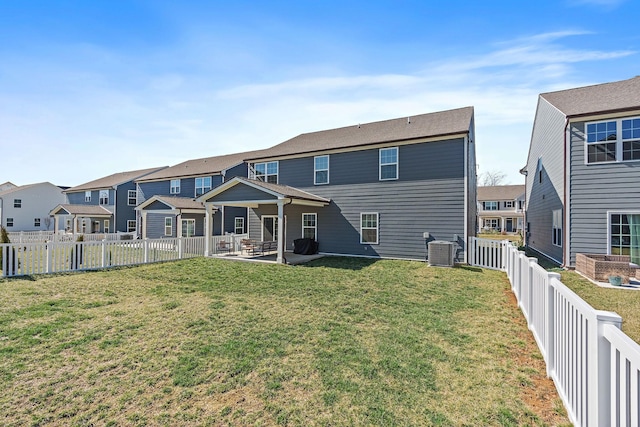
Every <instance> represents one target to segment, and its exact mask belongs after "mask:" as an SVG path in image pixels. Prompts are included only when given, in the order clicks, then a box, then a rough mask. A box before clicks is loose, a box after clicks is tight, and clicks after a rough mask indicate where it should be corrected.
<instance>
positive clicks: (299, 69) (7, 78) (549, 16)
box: [0, 0, 640, 185]
mask: <svg viewBox="0 0 640 427" xmlns="http://www.w3.org/2000/svg"><path fill="white" fill-rule="evenodd" d="M639 3H640V2H633V1H631V0H627V1H624V0H556V1H545V0H538V1H535V2H519V1H515V2H514V1H493V2H475V1H468V2H466V1H457V0H449V1H447V2H441V1H438V2H435V1H433V2H431V1H401V0H400V1H393V2H391V1H389V2H383V1H370V0H369V1H350V2H344V0H342V1H333V0H328V1H322V2H319V1H299V0H298V1H269V2H264V1H255V2H249V1H234V2H228V1H225V2H221V1H220V2H218V1H181V2H175V1H162V0H149V1H117V0H113V1H107V0H95V1H65V0H58V1H29V0H23V1H10V0H0V183H2V182H4V181H12V182H13V183H15V184H18V185H23V184H29V183H34V182H41V181H50V182H52V183H54V184H58V185H78V184H81V183H83V182H87V181H90V180H93V179H96V178H100V177H102V176H106V175H109V174H112V173H115V172H121V171H126V170H133V169H142V168H148V167H155V166H164V165H174V164H177V163H179V162H182V161H184V160H188V159H193V158H200V157H209V156H215V155H221V154H227V153H233V152H238V151H247V150H253V149H261V148H267V147H269V146H272V145H275V144H277V143H280V142H282V141H285V140H287V139H289V138H292V137H294V136H296V135H298V134H300V133H304V132H312V131H317V130H323V129H330V128H334V127H342V126H349V125H352V124H357V123H366V122H371V121H377V120H385V119H390V118H397V117H405V116H411V115H417V114H422V113H429V112H434V111H440V110H445V109H450V108H458V107H464V106H468V105H473V106H474V107H475V115H476V133H477V155H478V166H479V169H478V172H479V173H482V172H486V171H502V172H504V173H506V174H507V179H506V183H512V184H519V183H522V182H523V180H522V177H521V176H520V175H519V174H518V170H519V169H520V168H521V167H522V166H524V164H525V162H526V156H527V150H528V145H529V138H530V135H531V126H532V124H533V118H534V113H535V107H536V103H537V97H538V94H539V93H542V92H547V91H552V90H560V89H566V88H570V87H578V86H584V85H589V84H596V83H604V82H609V81H616V80H623V79H627V78H631V77H634V76H636V75H638V74H640V73H639V72H638V70H639V69H640V67H639V65H640V53H639V51H640V31H638V30H637V17H638V16H640V5H639ZM425 167H428V164H427V165H425Z"/></svg>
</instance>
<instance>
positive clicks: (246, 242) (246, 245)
mask: <svg viewBox="0 0 640 427" xmlns="http://www.w3.org/2000/svg"><path fill="white" fill-rule="evenodd" d="M255 244H256V242H255V241H254V240H251V239H242V240H240V250H241V251H242V252H244V251H247V253H251V252H253V249H254V248H255Z"/></svg>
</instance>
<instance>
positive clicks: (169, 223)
mask: <svg viewBox="0 0 640 427" xmlns="http://www.w3.org/2000/svg"><path fill="white" fill-rule="evenodd" d="M164 235H165V236H172V235H173V218H172V217H170V216H166V217H164Z"/></svg>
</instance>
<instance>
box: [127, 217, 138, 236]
mask: <svg viewBox="0 0 640 427" xmlns="http://www.w3.org/2000/svg"><path fill="white" fill-rule="evenodd" d="M136 228H137V227H136V220H135V219H128V220H127V233H133V232H134V231H136Z"/></svg>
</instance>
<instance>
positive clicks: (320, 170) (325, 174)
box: [313, 155, 329, 185]
mask: <svg viewBox="0 0 640 427" xmlns="http://www.w3.org/2000/svg"><path fill="white" fill-rule="evenodd" d="M313 183H314V184H315V185H321V184H328V183H329V156H328V155H327V156H316V157H314V158H313Z"/></svg>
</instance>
